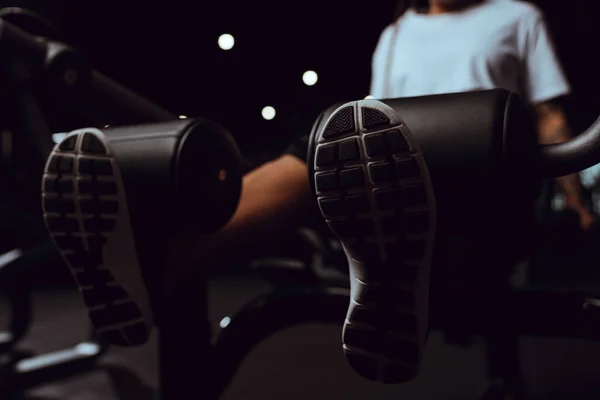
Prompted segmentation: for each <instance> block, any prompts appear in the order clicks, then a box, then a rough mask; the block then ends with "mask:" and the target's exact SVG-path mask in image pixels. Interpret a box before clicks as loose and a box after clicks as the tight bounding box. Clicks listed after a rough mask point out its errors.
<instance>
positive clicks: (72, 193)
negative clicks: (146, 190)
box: [42, 128, 153, 346]
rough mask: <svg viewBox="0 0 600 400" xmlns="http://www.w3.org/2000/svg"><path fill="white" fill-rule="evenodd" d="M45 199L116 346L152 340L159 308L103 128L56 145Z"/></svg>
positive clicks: (60, 241) (96, 320)
mask: <svg viewBox="0 0 600 400" xmlns="http://www.w3.org/2000/svg"><path fill="white" fill-rule="evenodd" d="M42 199H43V211H44V218H45V220H46V225H47V228H48V230H49V232H50V234H51V236H52V239H53V240H54V243H55V244H56V246H57V247H58V249H59V250H60V252H61V253H62V255H63V257H64V259H65V261H66V263H67V264H68V266H69V267H70V269H71V272H72V273H73V276H74V278H75V281H76V282H77V285H78V286H79V289H80V291H81V294H82V296H83V300H84V301H85V304H86V306H87V308H88V310H89V316H90V319H91V320H92V323H93V324H94V326H95V328H96V330H97V332H98V333H99V334H101V335H102V336H104V337H105V338H106V339H108V340H109V342H111V343H112V344H115V345H118V346H138V345H141V344H144V343H145V342H147V341H148V339H149V336H150V332H151V329H152V327H153V313H152V309H151V305H150V301H149V295H148V293H147V290H146V286H145V284H144V280H143V278H142V271H141V270H140V262H139V259H138V255H137V254H136V246H135V243H134V237H133V233H132V228H131V224H130V216H129V211H128V206H127V200H126V194H125V190H124V186H123V182H122V180H121V173H120V170H119V166H118V163H117V162H116V159H115V158H114V153H113V152H112V151H111V148H110V146H109V144H108V140H107V138H106V137H105V136H104V134H103V133H102V132H101V131H100V130H97V129H89V128H88V129H82V130H78V131H74V132H71V133H70V134H68V135H67V136H66V137H65V138H64V139H63V140H62V142H61V143H60V144H58V145H56V146H55V147H54V149H53V151H52V153H51V155H50V156H49V158H48V162H47V164H46V168H45V171H44V178H43V183H42Z"/></svg>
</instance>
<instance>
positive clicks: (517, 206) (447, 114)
mask: <svg viewBox="0 0 600 400" xmlns="http://www.w3.org/2000/svg"><path fill="white" fill-rule="evenodd" d="M0 57H1V59H2V66H3V69H4V71H3V72H4V76H3V78H4V80H5V81H6V82H4V83H5V84H8V86H10V88H11V90H12V91H11V101H13V102H14V103H15V104H16V105H17V106H16V110H17V111H18V113H17V116H18V117H19V118H18V124H17V125H16V127H18V128H19V129H15V131H16V132H19V134H22V135H24V136H26V137H27V138H28V139H29V140H30V141H31V143H33V144H35V148H34V149H32V150H33V151H35V152H36V154H37V155H38V157H39V159H40V165H42V164H43V161H44V160H45V158H46V157H47V155H48V154H49V152H50V150H51V148H52V146H53V143H52V140H51V135H50V132H49V131H48V129H47V126H46V125H45V123H44V119H43V117H42V116H41V113H40V109H39V107H37V104H36V102H35V97H34V95H33V91H32V90H31V83H32V82H34V81H35V82H36V83H37V84H42V85H44V87H45V89H46V90H47V91H48V92H49V93H50V94H51V95H52V96H55V97H56V98H57V99H60V100H61V102H63V103H64V104H65V105H66V106H67V107H69V108H71V109H72V110H75V111H77V112H78V113H79V114H81V115H83V116H85V117H86V118H88V119H89V120H90V122H92V123H93V124H94V125H95V126H96V127H104V126H106V125H110V126H116V127H117V128H108V129H103V130H104V133H105V134H106V136H107V137H108V138H109V140H110V141H111V142H113V143H112V144H117V143H118V141H119V138H121V139H126V140H130V141H136V145H137V146H136V147H137V149H136V150H135V151H136V152H139V153H140V157H139V158H142V157H143V158H144V159H145V162H143V161H142V160H139V168H141V171H139V172H140V173H141V174H142V176H144V177H145V178H148V177H150V176H153V174H154V175H157V174H158V175H161V174H163V175H164V174H165V173H166V171H165V170H160V168H159V167H157V166H161V165H162V166H163V167H165V168H168V166H170V165H173V164H171V162H175V161H178V159H177V155H176V154H175V150H174V149H175V148H176V147H178V148H187V149H189V151H190V152H191V153H192V154H199V155H201V156H202V155H204V156H206V155H209V154H210V155H213V156H214V157H212V158H207V159H206V160H198V162H200V165H198V164H195V165H192V166H193V167H199V166H202V163H204V165H203V166H205V167H207V166H208V167H210V165H209V164H210V163H215V165H216V164H220V163H223V162H225V164H227V165H229V166H230V169H229V170H228V171H227V172H228V174H227V176H228V178H227V179H216V176H215V175H210V174H208V173H204V170H202V169H200V170H199V171H203V172H202V174H201V175H199V176H197V177H194V178H195V179H196V182H198V181H203V182H205V183H206V185H205V187H206V192H205V193H223V194H225V195H228V196H229V197H224V196H221V197H219V196H218V195H217V196H215V197H218V198H219V200H220V201H219V202H218V203H220V204H221V206H220V207H218V206H217V204H211V203H210V200H206V201H207V203H205V204H204V205H205V206H204V207H203V208H202V209H195V208H194V205H193V204H191V203H192V202H189V201H186V200H185V197H186V196H188V195H190V196H193V193H191V191H192V190H193V189H192V188H190V187H186V186H185V185H183V186H181V187H180V188H179V189H180V191H179V195H180V197H181V198H178V199H172V198H171V199H167V198H160V199H158V200H153V201H158V202H160V203H162V204H170V205H172V204H176V203H178V202H179V203H180V204H181V205H182V207H181V210H178V212H181V213H182V214H179V216H181V215H190V216H191V217H190V220H189V222H190V226H188V228H190V229H191V228H192V224H193V225H195V226H194V227H195V228H196V229H198V230H200V231H204V232H212V231H215V230H217V229H218V228H219V227H220V226H222V225H223V224H225V223H226V221H227V220H228V218H230V216H231V214H232V213H233V210H234V209H235V205H236V204H237V201H238V198H237V197H238V196H239V189H240V184H241V173H240V169H239V168H236V167H235V165H236V162H237V157H238V152H237V149H236V148H235V145H234V144H233V143H232V142H231V140H230V139H229V136H228V134H227V132H226V131H225V130H224V129H222V128H221V127H219V126H217V125H215V124H212V123H209V122H207V121H203V120H201V119H190V120H184V121H178V120H176V118H175V116H174V115H172V114H171V113H169V112H168V111H166V110H163V109H162V108H160V107H158V106H156V105H154V104H152V103H150V102H148V101H147V100H145V99H143V98H141V97H139V96H138V95H136V94H134V93H132V92H131V91H129V90H127V89H126V88H124V87H122V86H120V85H119V84H117V83H115V82H114V81H112V80H110V79H108V78H107V77H105V76H103V75H101V74H99V73H98V72H96V71H93V70H92V69H91V67H90V66H89V65H87V63H86V62H85V59H84V58H83V57H81V55H80V54H78V53H77V52H76V51H75V50H73V49H72V48H69V47H68V46H66V45H64V44H62V43H60V42H56V41H52V40H48V39H44V38H40V37H34V36H32V35H31V34H29V33H27V32H25V31H24V30H22V29H20V28H18V27H16V26H14V25H12V24H10V23H9V22H6V21H5V20H3V19H0ZM33 78H35V79H33ZM385 102H386V103H387V104H389V105H390V106H392V107H393V108H394V109H395V110H396V111H397V112H398V113H399V114H400V115H401V116H402V117H403V119H404V120H405V121H406V123H407V125H408V126H409V127H410V129H411V131H412V132H413V134H414V136H415V139H416V140H417V141H418V142H419V144H420V146H421V148H422V149H423V152H424V154H425V158H426V161H427V163H428V165H429V169H430V171H431V173H432V179H433V180H434V185H435V191H436V197H437V203H438V207H439V219H440V223H439V231H438V243H439V244H438V245H437V246H438V247H437V250H438V251H437V253H436V260H435V261H434V274H437V273H438V272H437V271H443V272H442V275H443V274H444V273H446V274H448V275H447V276H449V274H453V275H460V274H461V273H466V272H467V273H474V274H475V276H476V277H477V278H481V279H482V280H481V282H479V281H477V280H475V282H478V284H479V285H480V286H481V288H482V289H480V290H475V291H473V292H470V293H469V294H468V295H466V296H456V297H457V299H456V300H453V301H451V302H450V303H451V306H450V308H448V307H449V306H446V307H445V308H444V307H442V306H441V302H440V308H439V309H436V304H438V303H436V302H435V301H433V302H432V316H431V325H432V328H433V329H436V328H444V327H447V326H460V329H461V331H463V332H469V333H470V334H477V335H484V336H490V335H492V336H494V338H495V341H496V342H498V343H500V345H499V347H498V346H496V347H495V349H496V350H498V349H499V348H500V349H502V346H503V345H507V346H508V348H511V347H510V346H511V344H510V343H511V340H512V339H513V338H514V337H516V335H517V334H519V335H521V334H523V335H535V336H552V337H578V338H587V339H591V340H598V338H599V337H600V336H599V334H600V332H599V330H600V325H599V324H598V322H597V321H598V315H599V313H600V308H599V305H600V300H599V299H598V298H597V297H596V296H595V295H594V293H588V292H585V291H567V292H564V291H563V292H555V291H521V290H510V289H509V287H508V285H504V284H500V285H498V284H496V285H495V286H494V288H495V289H494V291H493V292H489V291H488V290H486V286H485V284H487V283H490V282H489V281H490V280H491V279H490V278H489V277H487V279H486V276H485V275H486V274H485V273H484V272H490V271H494V270H495V269H496V268H497V269H498V270H499V271H501V272H499V273H496V272H494V273H491V274H487V275H491V276H493V277H502V276H503V273H502V271H504V270H505V269H506V268H507V266H509V265H511V263H513V262H515V261H516V260H517V259H518V258H519V257H521V256H522V255H523V254H524V253H525V252H526V249H525V248H524V247H523V245H522V243H521V240H522V239H523V238H524V237H525V236H526V235H525V234H526V233H527V232H531V230H532V229H534V227H533V218H532V216H533V205H532V204H533V199H534V197H535V193H536V192H537V190H533V189H534V188H537V187H539V182H540V181H541V179H542V178H544V177H553V176H560V175H565V174H569V173H574V172H577V171H579V170H582V169H584V168H587V167H590V166H592V165H594V164H596V163H597V162H598V161H599V160H600V121H597V122H596V123H595V124H594V125H593V126H592V127H591V128H590V129H589V130H588V131H586V132H585V133H583V134H581V135H579V136H578V137H577V138H575V139H574V140H572V141H571V142H569V143H566V144H561V145H552V146H545V147H541V148H540V147H538V146H537V143H536V139H535V129H534V127H533V124H532V123H531V118H530V116H529V114H528V110H527V109H526V107H524V106H523V104H522V103H521V102H520V101H519V100H518V99H517V98H516V96H514V95H512V94H510V93H507V92H505V91H502V90H492V91H485V92H474V93H464V94H455V95H442V96H429V97H422V98H412V99H396V100H389V101H385ZM333 109H334V108H333V107H332V108H330V109H328V110H326V111H325V112H324V113H323V114H322V115H321V116H320V117H319V119H318V120H317V121H316V123H315V126H314V128H313V135H312V136H314V133H315V132H317V131H318V130H319V128H320V127H321V124H322V123H324V121H325V120H326V117H327V116H328V114H330V113H331V112H332V111H333ZM432 116H435V118H432ZM136 124H144V125H136ZM440 132H444V134H443V135H441V134H440ZM208 138H210V140H209V139H208ZM215 143H218V144H219V145H220V147H213V146H214V144H215ZM152 149H159V150H160V151H156V152H155V153H152ZM537 149H540V151H538V150H537ZM119 151H125V150H124V147H123V150H116V153H117V157H118V153H119ZM158 153H160V154H158ZM127 157H133V159H135V154H132V153H131V152H130V153H128V154H127ZM199 158H202V157H199ZM154 161H156V162H154ZM179 161H180V160H179ZM137 165H138V164H136V166H137ZM157 168H158V169H157ZM213 170H214V168H212V169H211V168H208V171H213ZM196 171H198V170H196ZM39 172H40V175H41V168H40V170H39ZM185 172H186V171H183V170H182V173H185ZM213 172H214V171H213ZM217 172H218V171H217ZM167 180H168V179H167ZM183 181H184V182H185V181H186V180H185V179H184V180H183ZM473 183H477V185H474V184H473ZM196 184H197V183H196ZM508 189H510V190H508ZM135 191H136V192H137V193H138V194H139V196H140V198H142V197H143V196H147V195H149V194H151V193H155V192H156V189H155V188H154V187H152V182H151V181H150V179H143V180H142V181H141V182H139V183H138V187H136V188H135ZM511 192H512V193H515V192H518V193H526V195H523V196H521V197H519V196H512V195H509V194H510V193H511ZM528 194H530V195H528ZM136 196H137V195H136ZM479 199H485V201H478V200H479ZM196 200H198V198H197V197H196ZM209 207H213V208H209ZM207 209H209V210H210V211H214V212H213V218H210V219H207V215H205V214H204V213H203V212H202V211H205V210H207ZM488 209H495V210H505V211H504V212H500V213H499V214H498V215H497V216H495V217H490V218H487V219H485V218H481V215H486V216H489V213H485V211H486V210H488ZM482 213H485V214H482ZM165 214H167V213H165ZM159 218H162V220H161V221H160V222H161V223H165V224H166V222H165V221H164V220H165V219H166V218H167V217H166V216H164V215H163V216H159ZM165 226H167V225H165ZM498 227H500V228H498ZM508 227H512V228H514V227H518V229H517V230H518V231H519V232H514V235H512V236H511V235H508V236H507V235H505V234H504V232H505V231H504V228H508ZM474 236H476V238H474ZM453 237H464V238H467V239H469V240H470V244H469V246H467V248H468V250H469V251H465V252H464V253H465V254H467V253H468V256H467V261H468V262H465V259H464V258H461V257H459V259H460V260H461V262H460V265H461V266H464V265H471V266H474V265H479V266H480V267H481V265H484V266H485V267H481V268H480V270H479V271H477V270H473V269H471V268H466V269H463V270H460V269H459V270H458V271H456V270H453V268H454V266H455V265H445V264H444V263H445V261H444V258H445V257H444V251H445V249H446V247H445V246H448V247H453V243H452V238H453ZM474 239H477V240H474ZM490 251H495V254H496V253H498V252H499V251H502V257H500V259H499V260H496V261H495V262H494V263H493V264H491V263H489V262H488V263H487V264H482V260H483V259H482V258H481V257H482V255H483V254H485V253H486V252H490ZM461 256H462V255H461ZM438 263H439V265H438ZM446 263H447V262H446ZM457 265H458V263H457ZM199 270H201V269H199ZM206 280H207V277H206V276H199V277H198V279H196V280H194V281H193V282H191V281H190V282H188V283H187V284H189V285H190V287H191V289H190V288H185V287H182V288H181V289H180V290H178V291H177V295H175V296H171V297H169V298H166V299H165V303H166V305H165V306H164V308H165V309H167V310H169V313H166V314H165V315H164V316H163V319H162V320H161V321H160V328H159V357H160V377H161V384H160V394H161V397H162V398H166V399H171V398H176V397H181V396H189V393H194V392H196V391H197V390H198V387H201V388H202V390H203V395H204V397H205V398H209V399H217V398H219V397H220V395H221V394H222V392H223V391H224V389H225V388H226V387H227V384H228V383H229V381H230V380H231V378H232V377H233V375H234V374H235V371H236V369H237V368H238V366H239V365H240V362H241V360H242V359H243V358H244V356H245V355H246V354H247V353H248V351H249V350H250V349H252V347H254V346H255V345H256V344H257V343H259V342H260V341H261V340H263V339H265V338H266V337H268V336H269V335H270V334H272V333H273V332H276V331H277V330H279V329H282V328H285V327H288V326H292V325H297V324H302V323H307V322H323V323H334V324H338V323H341V322H342V321H343V318H344V315H345V313H346V310H347V304H348V301H349V291H348V290H347V288H345V287H342V286H343V285H337V283H335V284H334V283H331V285H328V284H327V282H325V284H324V285H322V286H316V285H308V286H302V287H296V288H293V289H291V288H290V287H285V288H282V289H276V290H275V291H274V292H273V293H271V294H268V295H266V296H262V297H260V298H258V299H256V300H255V301H253V302H251V303H249V304H248V305H247V306H246V307H244V308H243V309H242V310H241V311H239V312H238V313H236V314H234V315H232V316H229V317H226V318H225V319H224V320H223V321H222V323H221V332H220V334H219V335H218V336H217V337H216V338H215V339H214V340H213V338H212V335H211V327H210V324H209V322H208V318H207V314H208V313H207V308H208V304H207V303H208V302H207V298H206ZM471 282H473V281H471ZM491 283H493V282H491ZM202 289H204V290H202ZM436 290H437V288H435V287H434V288H433V289H432V293H435V291H436ZM454 293H458V292H454ZM483 293H487V294H488V295H487V296H485V297H482V296H483ZM490 293H493V295H494V296H490ZM434 296H435V294H434ZM446 300H447V299H446ZM182 304H186V305H189V304H194V305H195V309H196V310H198V311H197V314H196V318H194V319H192V321H193V322H191V323H190V319H186V318H182V317H181V313H182V312H184V311H187V309H186V307H182ZM500 311H501V312H500ZM257 319H260V320H261V324H255V323H254V321H256V320H257ZM507 324H508V325H507ZM507 326H508V327H509V328H510V329H508V330H507V329H506V327H507ZM502 329H504V330H502ZM497 336H500V337H497ZM507 343H508V344H507ZM498 353H500V354H501V353H503V352H502V351H499V352H496V354H495V355H496V356H498ZM509 353H510V352H509ZM190 359H193V360H194V365H195V367H196V369H195V370H193V369H191V368H189V360H190ZM492 364H493V366H495V367H498V368H497V370H496V371H493V372H491V378H492V379H493V380H495V381H498V380H500V381H501V384H500V385H495V386H494V387H493V388H492V390H491V391H489V392H488V393H486V394H485V395H484V397H483V398H485V399H492V398H503V397H504V396H505V394H506V393H502V392H503V391H504V392H512V394H513V395H514V397H515V398H519V397H522V391H521V389H520V388H519V385H520V382H518V377H515V371H518V366H517V365H516V360H515V359H514V358H511V357H510V354H509V357H508V358H507V357H504V358H503V359H500V360H499V361H497V362H493V363H492ZM204 370H209V371H212V372H213V374H211V376H206V377H203V374H199V373H198V371H204ZM200 379H204V382H200V381H199V380H200ZM498 388H499V389H498Z"/></svg>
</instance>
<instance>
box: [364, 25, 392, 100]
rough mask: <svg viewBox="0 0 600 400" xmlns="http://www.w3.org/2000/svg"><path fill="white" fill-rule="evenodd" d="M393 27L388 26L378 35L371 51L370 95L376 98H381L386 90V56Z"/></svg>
mask: <svg viewBox="0 0 600 400" xmlns="http://www.w3.org/2000/svg"><path fill="white" fill-rule="evenodd" d="M393 32H394V29H393V28H392V26H388V27H387V28H386V29H384V31H383V32H382V33H381V35H380V36H379V41H378V42H377V47H375V51H374V52H373V58H372V59H371V89H370V93H369V94H370V95H371V96H373V97H375V98H376V99H381V98H383V97H384V96H385V93H386V90H385V85H386V82H385V80H386V71H385V70H386V66H387V57H388V54H389V50H390V46H391V44H392V43H391V41H392V35H393Z"/></svg>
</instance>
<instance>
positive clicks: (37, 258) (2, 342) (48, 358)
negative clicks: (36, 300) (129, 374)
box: [0, 240, 108, 396]
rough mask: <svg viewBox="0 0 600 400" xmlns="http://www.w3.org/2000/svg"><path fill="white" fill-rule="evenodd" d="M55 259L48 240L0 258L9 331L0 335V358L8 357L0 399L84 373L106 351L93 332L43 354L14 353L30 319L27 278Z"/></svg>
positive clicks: (1, 374)
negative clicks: (83, 338) (8, 308)
mask: <svg viewBox="0 0 600 400" xmlns="http://www.w3.org/2000/svg"><path fill="white" fill-rule="evenodd" d="M56 256H57V254H56V249H55V248H54V245H53V244H52V243H51V242H50V241H49V240H46V241H45V242H42V243H40V244H38V245H37V246H34V247H32V248H29V249H27V250H25V251H23V250H21V249H14V250H11V251H9V252H6V253H4V254H2V255H0V291H1V292H2V293H3V294H4V295H5V296H7V297H8V299H9V304H10V310H11V317H10V324H9V330H8V331H6V332H2V333H0V354H3V355H6V356H8V358H7V361H3V363H2V364H1V365H0V396H6V395H7V394H8V393H14V392H20V391H23V390H25V389H29V388H33V387H36V386H40V385H42V384H47V383H49V382H51V381H54V380H58V379H63V378H65V377H70V376H74V375H76V374H82V373H85V372H88V371H90V370H92V369H94V368H95V367H96V365H97V361H98V359H99V358H100V357H101V356H102V355H103V354H104V353H105V352H106V350H107V349H108V345H107V343H106V342H104V341H102V340H99V339H97V338H96V337H95V334H94V333H93V332H90V333H91V335H90V339H89V340H86V341H82V342H80V343H77V344H75V345H73V346H71V347H68V348H65V349H60V350H56V351H52V352H48V353H44V354H27V353H24V352H22V351H19V350H18V349H17V346H18V344H19V341H20V340H21V339H22V338H23V337H24V336H25V335H26V334H27V331H28V328H29V326H30V324H31V321H32V320H33V317H34V316H33V313H32V304H31V293H30V290H29V289H28V288H29V286H30V283H29V282H27V277H28V276H31V273H35V272H36V269H37V270H39V268H40V267H42V266H45V265H48V262H49V261H51V260H53V259H55V258H56Z"/></svg>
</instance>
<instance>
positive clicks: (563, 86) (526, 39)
mask: <svg viewBox="0 0 600 400" xmlns="http://www.w3.org/2000/svg"><path fill="white" fill-rule="evenodd" d="M522 22H523V26H522V30H521V32H522V34H523V43H524V46H523V49H524V54H523V59H524V68H525V71H524V75H525V76H524V82H523V84H524V88H523V89H524V91H525V93H524V94H525V96H526V98H527V100H528V101H529V103H530V104H533V105H535V104H539V103H543V102H545V101H548V100H552V99H554V98H557V97H561V96H565V95H567V94H569V93H570V92H571V88H570V85H569V82H568V80H567V78H566V76H565V74H564V71H563V69H562V67H561V65H560V60H559V59H558V55H557V53H556V51H555V49H554V45H553V43H552V38H551V37H550V33H549V32H548V28H547V26H546V23H545V21H544V17H543V15H542V13H541V12H540V11H538V10H537V9H533V12H532V13H530V14H528V15H527V18H524V19H523V21H522Z"/></svg>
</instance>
